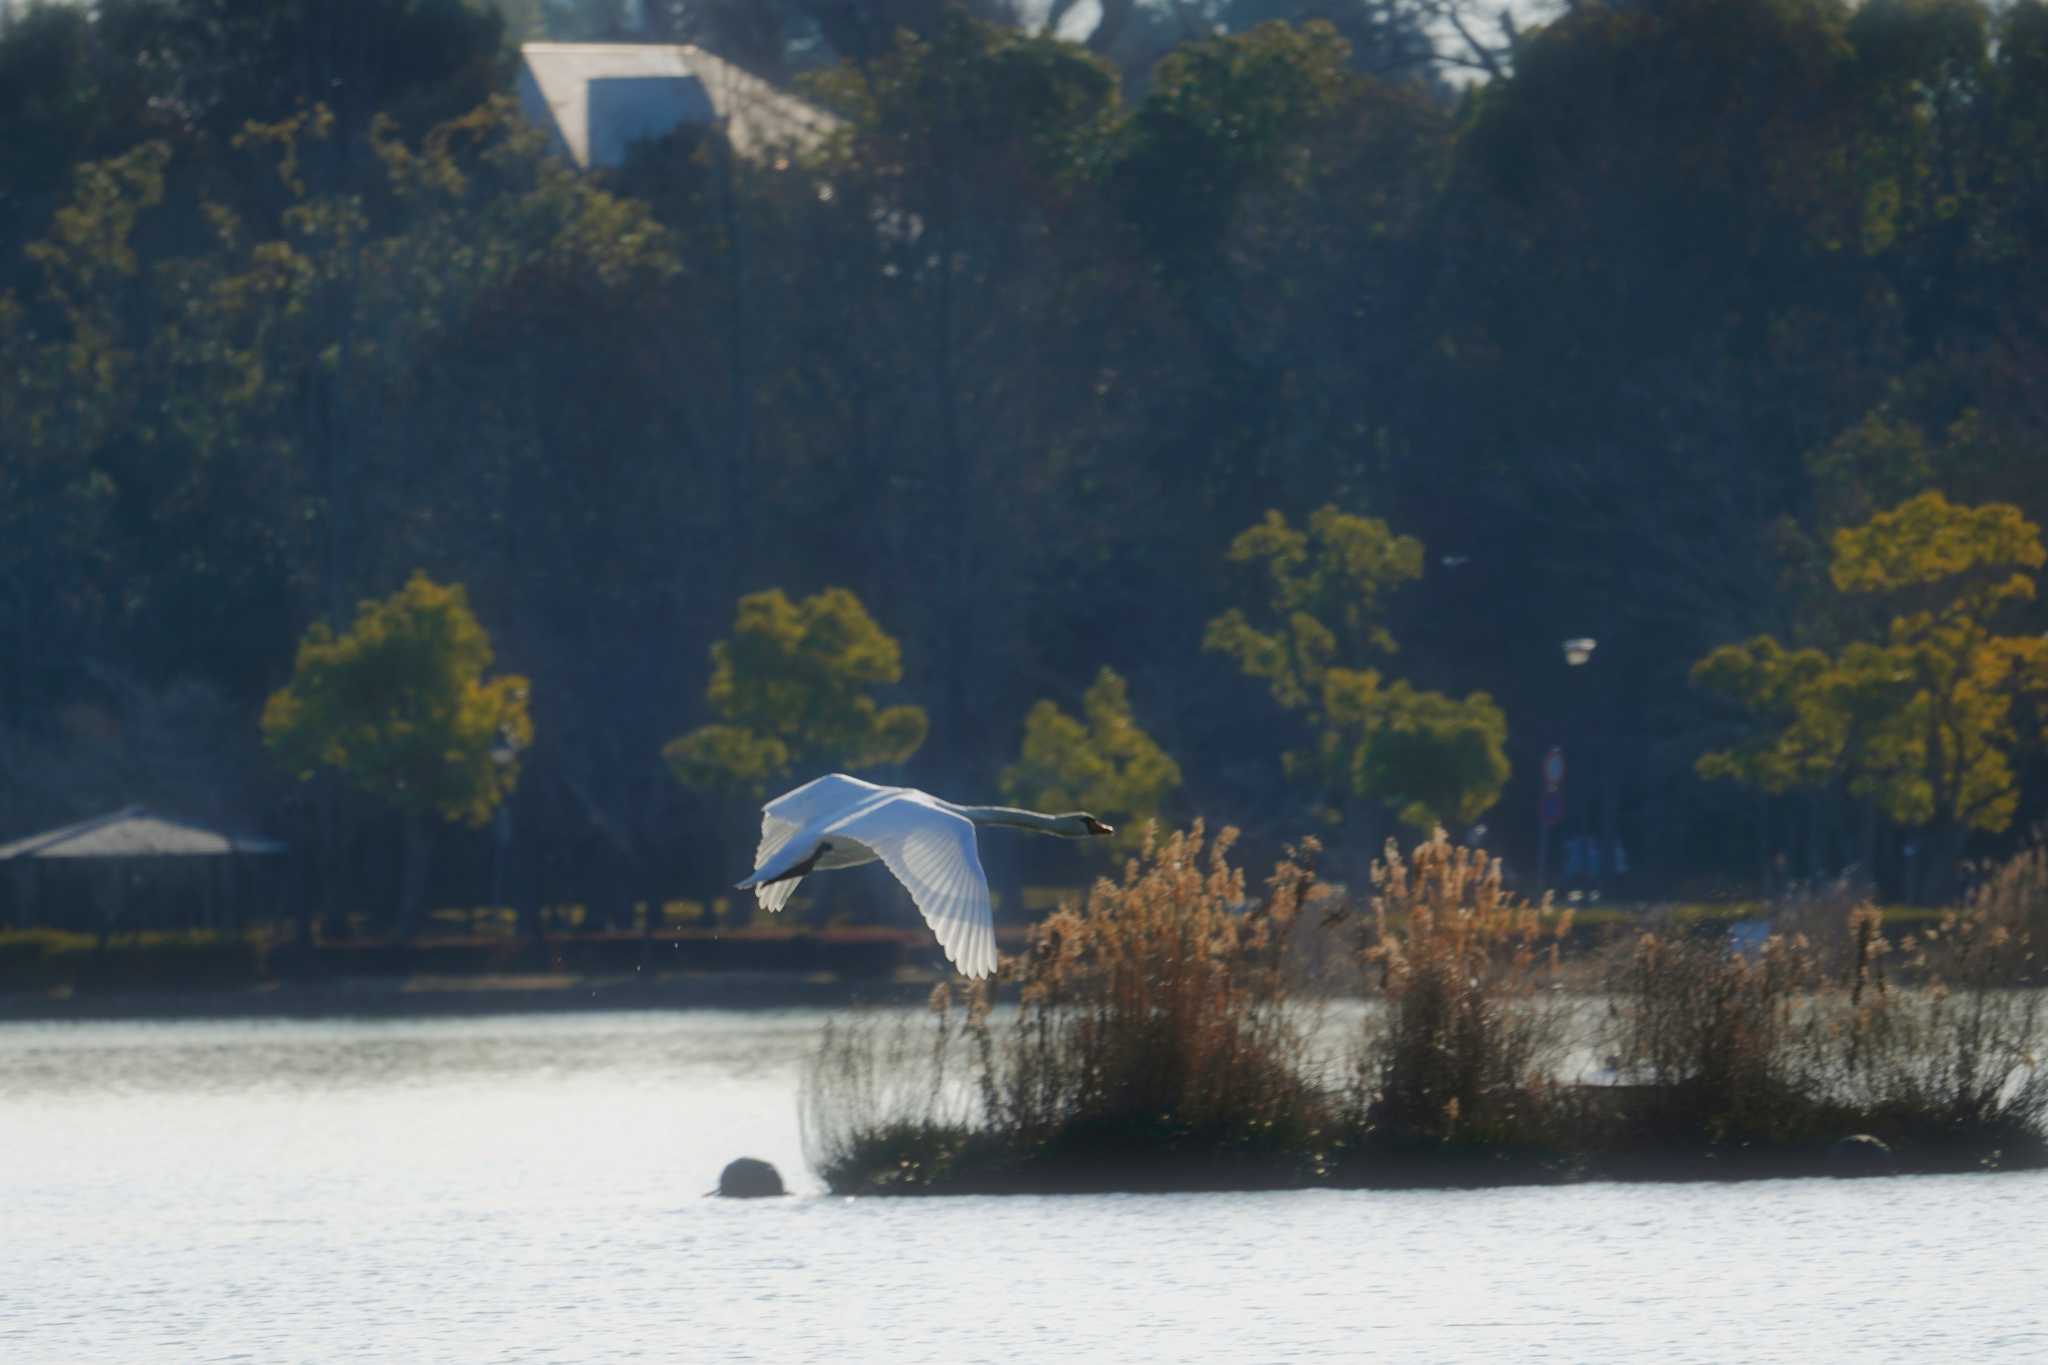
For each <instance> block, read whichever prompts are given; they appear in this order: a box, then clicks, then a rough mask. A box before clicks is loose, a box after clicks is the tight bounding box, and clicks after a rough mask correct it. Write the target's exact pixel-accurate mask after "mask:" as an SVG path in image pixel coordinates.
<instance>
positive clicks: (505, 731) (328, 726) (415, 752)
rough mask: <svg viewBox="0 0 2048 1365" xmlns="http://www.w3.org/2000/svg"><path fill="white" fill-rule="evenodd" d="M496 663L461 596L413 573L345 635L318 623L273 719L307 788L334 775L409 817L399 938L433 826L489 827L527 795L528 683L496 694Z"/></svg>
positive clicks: (270, 707)
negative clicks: (507, 802)
mask: <svg viewBox="0 0 2048 1365" xmlns="http://www.w3.org/2000/svg"><path fill="white" fill-rule="evenodd" d="M491 658H492V653H491V642H490V637H489V636H488V635H486V634H485V633H484V628H483V627H482V626H481V625H479V624H478V623H477V619H476V617H475V616H474V615H473V614H472V613H471V612H470V609H469V598H468V594H467V592H466V591H465V590H464V589H463V587H462V585H461V584H453V585H449V586H445V587H444V586H442V585H441V584H438V583H435V582H434V581H432V580H431V579H429V578H428V577H427V576H426V575H425V574H423V573H415V574H414V575H413V576H412V578H411V579H410V580H409V581H408V582H407V583H406V585H405V586H404V587H403V588H401V589H399V590H398V591H397V592H395V593H393V594H392V595H391V596H389V597H386V598H383V599H381V600H378V601H367V602H363V603H362V604H360V605H359V606H358V607H357V609H356V619H355V624H354V625H353V626H351V627H350V628H349V630H348V631H347V632H346V633H345V634H341V635H336V634H335V633H334V632H333V631H332V630H330V629H329V628H328V627H327V625H326V624H325V623H324V622H316V623H314V625H313V626H312V628H311V629H310V630H308V631H307V632H306V635H305V638H304V639H303V640H301V641H300V643H299V650H298V658H297V661H296V662H295V664H294V665H293V669H292V680H291V682H290V683H288V684H287V685H286V686H284V687H283V688H281V689H279V690H278V691H277V692H274V693H272V694H271V697H270V700H269V701H268V702H267V703H266V704H265V705H264V708H263V719H262V729H263V740H264V743H266V744H267V745H269V746H270V748H271V750H272V751H273V752H274V753H276V754H277V756H278V757H279V758H280V759H281V760H283V762H284V763H285V764H286V765H287V766H288V767H289V768H291V770H292V771H293V772H295V773H296V774H297V775H298V776H299V778H300V779H301V780H302V781H303V780H308V779H310V778H312V777H313V775H314V774H315V772H316V771H317V770H318V769H320V768H323V767H326V768H333V769H336V770H338V771H340V772H341V773H343V774H344V775H346V776H347V778H348V779H349V780H350V781H351V782H353V783H355V784H356V785H357V786H358V787H360V788H362V789H363V790H364V791H366V792H368V793H370V794H371V795H373V796H376V797H379V798H381V799H382V800H385V801H388V802H390V803H391V804H392V805H393V806H396V807H397V808H398V810H399V811H400V813H401V814H402V815H403V817H404V819H405V854H406V857H405V872H404V878H403V884H402V886H401V889H400V894H399V906H398V924H397V929H398V933H399V934H400V935H401V936H403V935H407V934H410V933H411V932H412V928H413V925H414V923H415V922H416V920H417V917H418V914H419V910H420V904H421V901H422V899H423V896H424V892H425V888H426V858H427V818H428V817H429V816H438V817H439V818H440V819H442V820H445V821H457V820H460V821H463V822H464V823H467V824H469V825H471V826H480V825H482V824H484V823H485V822H486V821H488V820H489V819H490V818H491V814H492V812H494V811H495V810H496V809H497V807H498V803H499V802H501V801H503V800H504V799H505V798H506V797H507V796H509V795H510V794H511V792H512V789H513V788H514V787H515V786H516V785H517V784H518V781H519V762H518V757H517V755H518V754H519V752H520V751H522V750H524V749H526V748H528V747H530V746H531V744H532V743H533V722H532V721H531V720H530V719H529V718H528V716H527V711H526V700H527V684H526V679H524V678H521V677H516V676H509V675H508V676H503V677H498V678H493V679H491V680H490V681H488V682H486V681H485V680H484V676H483V675H484V671H485V670H486V669H488V668H489V667H490V666H491ZM508 747H509V749H510V751H511V754H512V757H511V759H510V761H506V759H505V752H506V749H507V748H508Z"/></svg>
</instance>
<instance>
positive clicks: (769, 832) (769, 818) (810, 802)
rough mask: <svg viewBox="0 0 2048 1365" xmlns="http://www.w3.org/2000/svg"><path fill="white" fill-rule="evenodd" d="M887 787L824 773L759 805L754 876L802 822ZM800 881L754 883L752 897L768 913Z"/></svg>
mask: <svg viewBox="0 0 2048 1365" xmlns="http://www.w3.org/2000/svg"><path fill="white" fill-rule="evenodd" d="M888 790H889V788H887V787H878V786H876V785H875V784H874V783H872V782H863V781H861V780H860V779H859V778H857V777H848V776H847V775H846V774H845V773H827V774H825V776H823V777H819V778H813V779H812V780H811V781H809V782H806V783H804V784H803V785H802V786H801V787H797V788H794V789H792V790H790V791H786V792H784V793H783V794H782V795H780V796H778V797H776V798H775V799H774V800H773V801H770V802H769V803H768V804H767V805H765V806H763V807H761V846H760V847H759V848H757V849H756V850H754V872H755V875H756V876H758V875H760V873H761V871H762V869H764V868H766V867H767V866H768V860H769V859H770V858H773V857H774V856H775V855H776V854H777V853H778V852H780V851H781V849H782V847H783V846H784V845H785V844H787V843H788V842H789V841H790V840H791V839H793V838H795V837H796V834H797V832H798V831H799V830H801V829H802V828H803V827H804V826H805V825H808V824H810V823H811V822H813V821H815V820H820V819H823V818H825V817H828V816H831V815H834V814H837V813H839V812H842V811H847V810H851V809H853V808H854V807H855V806H857V805H859V804H860V803H861V802H863V801H870V800H873V799H874V798H875V797H878V796H881V795H882V794H884V793H885V792H887V791H888ZM802 880H803V878H802V877H791V878H790V879H789V880H788V881H783V882H771V883H770V884H768V885H766V886H757V887H755V888H754V899H755V901H757V902H758V903H759V904H760V906H761V908H762V909H763V910H766V911H769V912H770V913H771V914H772V913H775V912H778V911H780V910H781V909H782V907H783V906H785V905H787V904H789V898H790V897H791V896H793V895H795V894H796V886H797V883H798V882H800V881H802Z"/></svg>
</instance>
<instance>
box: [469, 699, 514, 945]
mask: <svg viewBox="0 0 2048 1365" xmlns="http://www.w3.org/2000/svg"><path fill="white" fill-rule="evenodd" d="M518 757H519V746H518V745H517V744H514V743H513V742H512V737H511V736H510V735H508V734H506V733H505V732H504V731H503V730H500V731H498V738H497V739H496V740H495V741H494V742H493V743H492V744H491V762H492V763H494V764H496V765H497V768H498V771H499V772H500V773H503V772H504V771H505V770H506V769H507V768H509V767H511V766H512V764H513V763H514V761H516V760H517V759H518ZM491 832H492V835H493V836H494V837H493V840H492V843H491V913H492V914H493V915H496V914H497V913H498V911H499V910H501V909H503V908H504V904H505V845H507V844H509V843H511V842H512V797H511V793H509V792H506V793H504V794H502V795H500V796H499V797H498V808H497V810H495V811H493V812H492V814H491ZM470 932H471V933H474V932H475V927H474V926H471V931H470Z"/></svg>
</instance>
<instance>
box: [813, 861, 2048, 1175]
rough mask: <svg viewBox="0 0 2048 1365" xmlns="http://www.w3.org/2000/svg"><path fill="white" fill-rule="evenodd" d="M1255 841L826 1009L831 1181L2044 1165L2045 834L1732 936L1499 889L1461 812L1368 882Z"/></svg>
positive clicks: (817, 1091) (824, 1084) (820, 1149)
mask: <svg viewBox="0 0 2048 1365" xmlns="http://www.w3.org/2000/svg"><path fill="white" fill-rule="evenodd" d="M1233 838H1234V836H1233V834H1232V832H1231V831H1228V830H1226V831H1224V832H1223V833H1222V834H1221V835H1220V836H1219V837H1218V838H1216V839H1215V840H1214V841H1213V842H1206V843H1205V838H1204V832H1203V830H1202V827H1201V825H1200V824H1199V823H1197V824H1196V825H1195V826H1194V827H1193V828H1191V829H1190V830H1189V831H1187V832H1185V833H1177V834H1173V835H1170V836H1168V837H1165V838H1163V839H1160V840H1158V841H1157V842H1152V841H1148V843H1147V845H1146V847H1145V849H1144V851H1143V853H1142V854H1141V855H1140V856H1139V857H1137V858H1134V859H1132V860H1131V861H1130V862H1128V863H1127V864H1126V865H1125V867H1124V869H1123V871H1122V875H1121V877H1120V878H1118V879H1116V880H1109V879H1105V880H1103V881H1100V882H1098V883H1097V884H1096V886H1095V887H1094V889H1093V890H1092V891H1091V893H1090V894H1089V895H1088V897H1087V898H1086V900H1085V901H1084V902H1082V903H1080V904H1075V905H1068V906H1065V907H1063V908H1062V909H1061V910H1060V911H1058V912H1057V913H1055V914H1054V915H1052V916H1051V917H1050V918H1048V919H1047V920H1046V921H1044V922H1043V923H1042V924H1041V925H1039V926H1037V927H1036V928H1034V929H1033V930H1032V932H1031V936H1030V940H1029V943H1028V945H1027V947H1026V950H1025V951H1024V952H1023V953H1022V954H1020V955H1019V956H1017V957H1016V958H1014V959H1010V960H1007V961H1006V962H1005V964H1004V968H1003V972H1002V974H1001V976H1000V977H999V979H998V984H997V987H996V990H995V991H994V992H993V993H992V992H991V991H990V990H988V989H987V988H986V987H984V986H982V985H980V984H977V985H976V986H975V987H974V988H972V989H969V990H966V991H964V992H956V990H955V988H954V987H952V986H945V985H942V986H940V987H938V988H936V989H935V990H934V991H933V994H932V998H931V1002H930V1004H931V1008H930V1012H929V1018H928V1019H927V1020H925V1021H923V1022H922V1023H920V1022H918V1021H901V1020H898V1021H895V1022H894V1023H891V1022H889V1021H883V1020H879V1019H875V1018H872V1017H868V1018H863V1017H860V1016H858V1015H856V1016H855V1017H853V1018H852V1019H850V1020H842V1021H836V1022H835V1023H833V1024H832V1025H830V1026H829V1027H828V1028H827V1030H826V1032H825V1034H824V1036H823V1038H822V1040H821V1042H820V1044H819V1046H818V1049H817V1051H816V1053H815V1054H814V1056H813V1058H812V1060H811V1064H810V1066H809V1067H808V1069H807V1072H806V1076H805V1080H804V1088H803V1094H802V1121H803V1128H804V1140H805V1144H806V1152H807V1155H808V1158H809V1160H810V1162H811V1164H812V1165H813V1167H814V1168H815V1169H816V1170H817V1171H818V1172H819V1174H820V1175H821V1176H822V1177H823V1178H824V1180H825V1181H826V1183H827V1185H828V1186H829V1188H830V1189H832V1190H833V1191H834V1192H835V1193H842V1194H953V1193H957V1194H969V1193H976V1194H987V1193H1027V1192H1028V1193H1059V1192H1101V1191H1113V1190H1114V1191H1152V1190H1187V1189H1262V1188H1282V1187H1305V1186H1339V1187H1399V1186H1416V1185H1424V1186H1443V1185H1491V1184H1504V1183H1526V1182H1562V1181H1570V1180H1579V1179H1735V1178H1753V1177H1769V1176H1791V1175H1818V1174H1851V1173H1854V1174H1866V1173H1877V1172H1884V1171H1896V1172H1901V1173H1904V1172H1940V1171H1980V1170H2014V1169H2029V1168H2037V1167H2040V1166H2043V1165H2048V1123H2044V1120H2048V1067H2042V1066H2039V1065H2037V1062H2036V1058H2037V1048H2038V1047H2039V1045H2040V1043H2041V1042H2042V1041H2043V1024H2044V1018H2043V1013H2042V1008H2041V1005H2042V999H2043V996H2042V992H2041V990H2040V986H2041V974H2040V964H2039V962H2038V959H2037V957H2036V955H2035V952H2034V949H2033V947H2032V944H2033V943H2034V942H2035V941H2036V940H2037V939H2038V938H2039V937H2040V929H2041V926H2042V919H2043V910H2044V906H2048V865H2044V859H2043V855H2042V853H2041V851H2040V850H2038V849H2037V850H2034V851H2031V852H2029V853H2027V854H2024V855H2022V856H2021V857H2020V858H2017V859H2015V860H2014V861H2013V862H2012V863H2010V864H2008V865H2006V866H2005V867H2003V868H2001V869H1997V870H1995V871H1993V872H1992V873H1991V874H1989V875H1988V876H1986V877H1985V878H1984V879H1983V880H1982V881H1981V882H1980V883H1979V885H1978V887H1977V889H1976V890H1975V891H1973V892H1972V893H1971V895H1970V898H1969V900H1968V901H1967V902H1966V904H1965V905H1964V906H1962V907H1961V908H1959V909H1958V910H1956V911H1954V912H1953V913H1950V914H1946V915H1944V916H1942V917H1941V918H1940V919H1939V920H1938V921H1935V922H1933V923H1930V924H1925V925H1922V926H1917V927H1915V928H1914V929H1912V930H1911V931H1909V932H1906V933H1903V934H1899V936H1898V937H1897V939H1896V941H1894V940H1893V938H1892V937H1891V936H1889V935H1888V934H1887V932H1886V926H1885V925H1884V923H1883V918H1882V916H1881V915H1879V914H1878V913H1877V912H1876V911H1875V910H1873V909H1872V908H1871V907H1869V906H1868V905H1862V904H1855V903H1851V902H1849V901H1848V900H1847V898H1838V899H1835V900H1832V901H1831V900H1830V899H1829V898H1816V899H1815V900H1813V901H1812V902H1810V903H1807V904H1804V905H1801V906H1799V907H1797V908H1795V909H1793V910H1791V911H1788V912H1787V913H1786V914H1784V915H1782V916H1781V917H1780V922H1779V924H1778V926H1777V928H1778V932H1775V933H1772V934H1771V935H1769V936H1768V937H1766V938H1764V939H1763V940H1762V941H1761V942H1758V943H1756V944H1754V945H1752V946H1748V947H1746V948H1742V949H1740V950H1738V949H1737V948H1736V947H1735V946H1734V945H1733V944H1732V943H1731V942H1730V941H1728V940H1726V939H1722V940H1718V941H1716V940H1709V939H1705V938H1700V937H1688V936H1685V935H1683V934H1676V935H1674V934H1670V933H1659V932H1654V931H1651V930H1647V929H1645V930H1641V931H1638V932H1636V933H1633V934H1627V935H1619V936H1614V937H1613V938H1612V939H1611V941H1609V942H1608V943H1606V944H1605V945H1604V946H1602V947H1600V948H1598V949H1597V950H1594V951H1591V952H1578V951H1567V945H1568V944H1570V943H1572V942H1573V941H1574V940H1573V936H1572V919H1573V916H1572V914H1571V912H1570V910H1569V909H1563V908H1559V907H1556V906H1554V905H1552V904H1550V903H1549V902H1547V901H1546V902H1544V903H1541V904H1531V903H1529V902H1527V901H1524V900H1521V899H1519V898H1517V897H1515V896H1514V895H1512V894H1510V893H1508V892H1506V891H1505V890H1504V889H1503V888H1502V886H1501V881H1500V869H1499V865H1498V864H1497V863H1496V862H1494V861H1493V860H1491V859H1489V858H1488V857H1487V856H1486V855H1484V854H1483V853H1481V852H1480V851H1478V850H1474V849H1466V848H1460V847H1457V846H1454V845H1453V844H1451V843H1450V842H1449V841H1448V840H1447V839H1446V838H1445V836H1444V835H1443V834H1442V832H1441V831H1439V832H1438V833H1437V834H1436V835H1435V836H1434V837H1432V838H1431V839H1429V840H1427V841H1424V842H1422V843H1421V844H1419V845H1417V846H1416V847H1414V848H1413V849H1412V850H1411V851H1410V852H1409V853H1407V854H1405V855H1404V854H1402V853H1401V852H1400V851H1399V850H1398V849H1397V848H1396V847H1395V846H1394V845H1393V844H1392V843H1389V845H1388V847H1387V850H1386V855H1385V857H1384V858H1383V859H1382V860H1380V861H1379V862H1377V863H1376V864H1375V865H1374V867H1373V871H1372V882H1371V888H1370V892H1369V894H1368V895H1367V896H1366V897H1365V898H1364V899H1363V900H1362V901H1353V900H1350V899H1348V898H1347V897H1346V896H1345V895H1344V894H1343V893H1342V892H1341V891H1340V890H1338V889H1336V888H1331V887H1326V886H1324V885H1322V884H1321V883H1319V882H1318V881H1317V879H1316V877H1315V874H1314V871H1313V859H1314V857H1315V855H1316V853H1317V851H1318V850H1317V849H1316V848H1315V846H1314V845H1313V844H1312V843H1310V844H1308V845H1305V846H1304V847H1302V848H1300V849H1297V850H1291V851H1290V852H1289V854H1288V855H1287V856H1286V857H1284V858H1283V859H1282V860H1281V861H1280V862H1279V863H1278V865H1277V866H1276V867H1275V868H1274V869H1273V872H1272V874H1271V875H1270V876H1269V877H1268V878H1267V879H1266V881H1265V884H1264V886H1263V887H1262V888H1260V889H1259V890H1257V891H1256V892H1251V891H1249V890H1248V888H1247V886H1246V883H1245V878H1244V874H1243V872H1242V871H1241V870H1240V869H1238V868H1236V867H1234V866H1233V865H1232V863H1231V861H1230V857H1229V853H1230V848H1231V844H1232V842H1233ZM1345 997H1362V998H1363V999H1364V1000H1365V1001H1366V1002H1367V1003H1366V1008H1365V1009H1364V1010H1363V1011H1361V1012H1360V1013H1359V1017H1358V1022H1357V1023H1356V1024H1355V1025H1351V1024H1349V1022H1348V1021H1347V1020H1344V1019H1339V1018H1338V1017H1337V1016H1335V1015H1333V1014H1332V1013H1331V1002H1332V1001H1333V1000H1336V999H1342V998H1345ZM998 1000H1000V1001H1002V1002H1003V1003H1004V1004H1005V1005H1008V1004H1009V1003H1010V1002H1011V1001H1014V1010H1012V1009H1009V1008H1005V1009H1002V1010H1000V1011H998V1010H997V1009H996V1008H995V1006H996V1004H997V1002H998ZM1333 1033H1334V1034H1336V1035H1339V1036H1338V1038H1337V1042H1336V1044H1335V1046H1334V1047H1333V1046H1332V1045H1331V1043H1330V1039H1331V1037H1332V1035H1333ZM1589 1056H1590V1057H1593V1058H1597V1059H1598V1065H1597V1066H1596V1067H1594V1068H1587V1067H1585V1066H1584V1063H1583V1059H1584V1058H1586V1057H1589ZM1573 1057H1577V1058H1579V1059H1581V1063H1580V1069H1581V1072H1582V1073H1583V1072H1584V1071H1587V1070H1595V1071H1597V1072H1598V1073H1599V1075H1598V1076H1597V1078H1596V1077H1594V1076H1589V1075H1586V1074H1578V1075H1574V1074H1573V1072H1572V1070H1571V1068H1570V1067H1569V1066H1568V1065H1567V1063H1568V1060H1569V1059H1571V1058H1573ZM1872 1139H1874V1141H1872Z"/></svg>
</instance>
